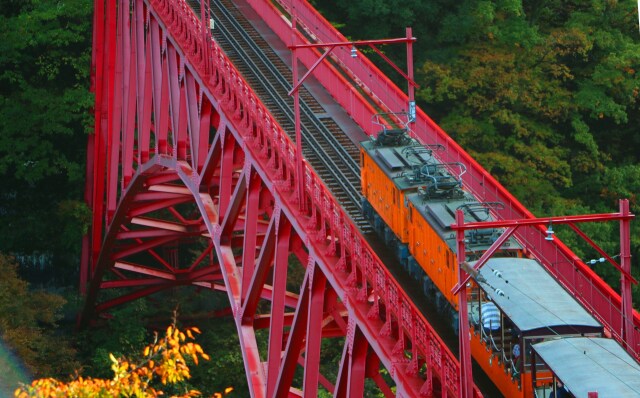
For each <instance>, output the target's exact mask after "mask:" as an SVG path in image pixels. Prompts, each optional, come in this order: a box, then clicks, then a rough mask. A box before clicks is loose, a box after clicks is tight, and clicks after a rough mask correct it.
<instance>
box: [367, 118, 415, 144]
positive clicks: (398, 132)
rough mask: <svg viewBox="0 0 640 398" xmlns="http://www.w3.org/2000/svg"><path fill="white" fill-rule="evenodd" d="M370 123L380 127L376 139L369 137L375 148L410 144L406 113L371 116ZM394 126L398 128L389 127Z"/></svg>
mask: <svg viewBox="0 0 640 398" xmlns="http://www.w3.org/2000/svg"><path fill="white" fill-rule="evenodd" d="M372 123H373V124H377V125H379V126H381V127H382V130H381V131H380V132H379V133H378V137H371V139H372V140H373V141H374V142H375V144H376V145H377V146H405V145H409V144H411V141H412V140H411V137H409V134H408V133H409V116H408V114H407V113H406V112H399V113H393V112H387V113H377V114H375V115H373V118H372ZM391 125H396V126H398V125H399V126H400V127H391Z"/></svg>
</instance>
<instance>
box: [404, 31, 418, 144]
mask: <svg viewBox="0 0 640 398" xmlns="http://www.w3.org/2000/svg"><path fill="white" fill-rule="evenodd" d="M406 32H407V76H408V77H409V79H407V86H408V87H407V92H408V93H409V109H408V110H407V113H408V115H409V126H410V128H411V130H412V131H413V128H414V127H415V124H416V99H415V87H414V85H413V41H412V40H411V38H412V37H413V32H412V31H411V28H410V27H407V28H406Z"/></svg>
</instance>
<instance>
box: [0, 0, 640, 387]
mask: <svg viewBox="0 0 640 398" xmlns="http://www.w3.org/2000/svg"><path fill="white" fill-rule="evenodd" d="M312 3H314V4H315V6H316V7H318V8H319V10H320V11H321V12H322V13H323V14H324V15H325V16H326V17H327V19H329V20H330V21H332V22H334V24H335V25H336V26H337V27H338V28H339V29H340V30H341V31H342V32H343V33H344V34H345V35H346V36H347V37H349V38H350V39H353V40H357V39H376V38H390V37H400V36H403V34H404V27H405V26H412V27H413V33H414V36H415V37H417V39H418V40H417V42H416V43H415V47H414V48H415V63H414V67H415V69H416V75H417V76H416V80H417V82H418V84H419V85H420V89H419V90H418V91H417V99H418V105H419V106H420V107H421V108H422V109H423V110H424V111H425V112H426V113H427V114H429V115H430V116H431V117H432V118H433V119H434V120H435V121H436V122H437V123H438V124H440V126H441V127H442V128H443V129H444V130H445V131H447V132H448V133H449V134H450V135H451V136H452V137H453V138H454V139H455V140H456V141H457V142H458V143H460V144H461V145H462V147H463V148H465V149H466V150H467V151H468V152H470V153H471V154H472V155H473V156H474V157H475V158H476V159H477V160H478V161H479V162H480V163H481V164H482V165H483V166H484V167H485V168H486V169H487V170H488V171H489V172H491V173H492V174H493V175H494V176H495V177H496V178H497V179H498V180H499V181H500V182H501V183H502V184H503V185H505V186H506V187H507V188H508V189H509V190H510V191H511V192H512V193H513V194H514V195H515V196H516V197H517V198H518V199H519V200H520V201H522V202H523V203H524V204H525V205H526V206H527V207H528V208H529V209H530V210H531V211H532V212H533V213H534V214H536V215H538V216H548V215H565V214H584V213H609V212H616V211H617V210H618V208H617V200H618V199H619V198H628V199H629V200H630V202H631V211H632V212H633V213H635V214H638V213H640V211H639V210H640V204H639V203H638V194H639V193H640V161H639V160H640V133H639V132H638V126H640V105H639V102H638V96H639V94H640V79H639V73H640V44H639V43H640V34H639V31H638V14H637V10H638V9H637V3H636V2H635V1H634V0H618V1H617V0H588V1H587V0H575V1H571V0H535V1H534V0H528V1H527V0H462V1H451V0H430V1H423V0H402V1H400V0H353V1H336V0H322V1H320V0H317V1H315V2H312ZM92 7H93V4H92V2H91V1H90V0H66V1H56V0H0V181H1V183H0V253H2V255H0V272H2V275H3V276H2V279H1V280H0V333H1V336H2V341H0V343H1V342H4V344H5V345H6V347H5V348H6V349H7V350H8V351H9V352H12V353H14V354H15V355H17V356H19V357H20V358H21V360H22V361H23V362H24V364H25V365H24V367H23V368H22V370H23V371H25V372H24V374H22V375H19V374H18V373H20V371H19V370H15V364H13V365H12V364H11V363H7V360H6V358H8V357H6V356H5V357H6V358H5V360H4V362H3V361H2V360H0V370H2V372H0V385H2V382H3V379H2V377H9V376H7V374H8V373H7V372H5V370H7V369H12V370H11V372H13V373H12V374H14V373H15V375H16V377H23V378H24V377H42V376H57V377H65V376H67V375H69V374H72V373H73V372H74V371H75V370H80V371H81V372H82V373H83V374H91V375H95V376H105V372H106V373H108V363H109V359H108V353H109V352H113V353H115V354H124V353H127V352H133V351H135V350H137V349H139V348H140V347H143V346H144V345H145V344H146V342H147V340H148V337H149V334H150V331H151V330H152V329H153V328H163V327H165V326H166V325H167V324H168V323H169V322H170V319H171V314H172V310H173V309H174V308H175V306H177V305H180V308H181V311H182V312H183V313H184V314H185V315H190V316H192V318H193V319H196V320H197V322H201V323H206V322H207V321H206V318H207V317H206V316H205V315H206V314H208V313H210V311H215V309H216V308H217V307H218V306H220V305H222V304H223V303H220V302H216V300H211V299H210V298H209V296H207V300H203V298H202V297H200V296H199V295H198V294H194V293H193V292H192V291H184V290H179V291H174V292H172V293H171V294H170V297H164V298H163V299H162V300H157V301H155V302H151V303H150V302H148V301H139V302H136V303H134V304H131V305H129V306H128V307H125V308H123V309H121V310H119V311H117V312H115V313H114V314H113V315H114V316H113V318H112V320H111V321H110V322H108V323H107V324H105V325H104V326H102V327H101V328H99V329H95V330H92V331H90V332H84V333H80V334H78V333H72V332H71V330H72V328H73V323H74V317H75V313H76V312H77V310H78V309H79V308H80V306H81V304H82V303H81V298H79V297H78V296H77V291H78V289H77V286H76V285H77V281H78V270H79V258H80V242H81V236H82V235H83V234H84V232H85V231H86V230H87V228H88V227H89V223H90V211H89V209H88V208H87V207H86V205H85V204H84V202H83V200H82V197H83V190H84V168H85V160H86V153H85V151H86V140H87V135H88V134H89V133H90V132H91V131H92V119H91V115H90V112H89V109H90V107H91V105H92V103H93V98H92V95H91V94H90V93H89V90H88V87H89V80H90V79H89V66H90V57H91V23H92V11H93V10H92ZM347 21H348V22H347ZM392 47H393V46H390V47H389V48H385V52H386V53H387V54H388V55H389V56H391V57H392V58H393V59H394V60H395V61H396V62H397V63H398V64H399V65H402V66H404V65H403V63H404V62H405V53H404V49H402V48H392ZM398 47H401V46H398ZM370 58H371V59H372V60H374V61H377V60H378V59H379V58H377V57H376V56H375V55H372V56H371V57H370ZM379 66H380V68H381V69H383V70H385V71H386V72H388V75H389V76H391V77H393V76H395V72H393V71H391V70H387V69H388V67H387V66H386V64H385V63H383V62H382V63H380V64H379ZM397 83H398V85H399V86H400V87H404V86H405V84H406V83H404V81H403V80H402V78H400V77H398V80H397ZM584 230H585V232H587V233H588V234H589V235H590V236H592V237H596V241H597V242H598V243H599V244H600V245H601V246H602V247H603V248H605V250H606V251H607V252H608V253H610V254H616V253H618V252H619V248H618V241H619V235H618V234H619V230H618V225H617V224H616V223H598V224H589V225H584ZM559 234H560V237H561V238H562V239H563V241H565V242H566V243H568V244H569V246H570V247H572V248H573V249H574V251H576V253H577V254H578V255H579V256H581V257H582V258H583V259H585V260H588V259H592V258H597V257H600V256H599V255H598V254H597V253H595V252H593V250H590V249H588V248H586V247H584V246H581V245H579V244H578V239H577V238H575V236H574V235H573V234H570V233H568V232H567V231H563V230H560V231H559ZM631 246H632V256H633V257H632V259H633V260H632V261H633V263H634V275H635V276H636V277H638V276H639V275H640V272H638V269H639V268H638V265H637V260H636V259H638V258H640V222H638V221H634V222H632V245H631ZM9 256H11V257H9ZM595 270H596V272H598V273H599V274H600V275H601V276H602V277H603V278H604V279H605V280H606V281H607V282H608V283H609V284H610V285H611V286H613V287H614V289H616V290H617V289H618V287H619V274H618V272H617V271H615V269H614V268H613V267H611V266H606V265H605V264H597V265H596V266H595ZM27 282H28V283H27ZM633 294H634V303H636V307H637V306H638V303H640V288H639V287H638V286H634V290H633ZM205 301H206V304H205V303H204V302H205ZM158 303H162V304H163V305H158ZM198 314H201V315H202V314H204V315H203V316H201V317H200V318H198ZM194 322H196V321H194ZM202 329H203V330H204V331H205V333H204V335H203V336H202V337H201V338H200V339H199V340H200V342H201V343H202V345H203V347H205V350H206V348H207V346H209V347H216V349H215V351H216V354H215V355H213V356H212V361H211V363H209V364H207V365H204V366H203V365H201V368H202V369H200V370H199V372H200V373H197V372H198V371H196V374H195V375H194V379H193V381H192V383H193V385H195V386H197V387H198V388H200V389H202V390H203V391H205V392H206V391H220V390H221V389H224V388H225V387H226V386H229V385H234V386H239V388H238V389H237V390H236V391H238V394H241V392H242V387H241V386H242V385H243V384H245V381H244V374H243V373H242V372H241V371H240V372H238V371H233V370H232V369H233V366H231V365H233V364H235V365H236V368H235V369H236V370H237V369H242V366H241V362H242V360H241V356H240V353H239V351H237V350H236V351H234V350H230V351H229V352H226V351H222V350H220V347H227V346H235V345H236V343H235V341H234V340H236V338H235V332H234V330H233V327H232V325H230V323H229V325H225V324H222V323H220V322H217V323H215V322H210V323H209V324H207V325H204V326H203V327H202ZM1 352H2V346H0V353H1ZM1 357H2V355H0V358H1ZM53 358H55V362H56V366H51V363H53V360H52V359H53ZM11 372H10V373H11ZM16 372H17V373H16ZM107 376H108V375H107ZM0 392H1V391H0ZM238 396H241V395H238Z"/></svg>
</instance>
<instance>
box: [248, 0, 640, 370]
mask: <svg viewBox="0 0 640 398" xmlns="http://www.w3.org/2000/svg"><path fill="white" fill-rule="evenodd" d="M247 2H248V3H249V4H250V5H251V6H252V7H253V9H254V10H255V11H256V12H257V13H258V14H259V15H260V16H261V18H262V20H263V21H264V22H265V23H266V24H267V25H268V26H269V27H270V28H271V29H272V30H273V31H274V32H275V34H276V35H277V36H279V37H280V39H281V40H282V41H284V42H286V43H290V42H294V43H308V42H309V40H311V39H312V40H315V41H313V43H336V42H345V41H347V39H346V38H345V37H344V36H343V35H342V34H341V33H340V32H339V31H337V30H336V29H335V27H334V26H333V25H332V24H331V23H330V22H329V21H327V20H326V19H325V18H324V17H323V16H322V15H321V14H320V13H319V12H318V11H317V10H316V9H315V8H313V6H312V5H311V4H310V2H308V1H306V0H274V1H266V0H247ZM290 15H295V16H296V26H297V29H298V30H299V31H301V32H292V29H291V21H290ZM310 38H311V39H310ZM320 55H321V54H319V53H317V52H315V53H314V52H313V51H311V50H308V51H299V54H298V60H299V61H300V62H301V63H303V64H304V65H305V66H306V67H307V68H310V67H311V66H312V65H313V64H314V62H316V60H317V59H318V57H319V56H320ZM330 56H331V58H332V59H333V61H334V63H335V64H338V65H343V66H344V67H345V68H344V69H342V70H337V69H336V68H334V67H333V66H332V64H330V63H328V62H325V63H323V64H322V65H319V66H318V68H317V70H316V71H315V72H314V77H315V78H316V79H317V80H318V81H320V82H321V83H322V85H323V86H324V87H325V88H326V89H327V90H328V91H329V92H330V93H331V94H332V96H333V97H334V98H335V99H336V100H337V101H338V102H339V103H340V104H341V105H342V106H343V107H344V108H345V109H346V110H347V112H348V113H349V115H350V116H351V117H352V118H353V119H354V120H355V121H356V122H357V123H358V124H359V125H360V126H361V127H362V128H363V129H364V131H365V132H366V133H367V135H374V136H375V135H377V134H378V132H379V130H380V126H378V125H375V124H373V123H372V122H371V120H372V116H373V115H374V114H375V113H377V112H378V111H377V110H376V109H375V108H374V107H372V106H371V100H373V101H374V102H375V103H376V104H378V105H379V106H380V107H382V108H383V109H391V110H396V111H398V110H401V109H407V106H408V103H407V102H408V100H409V98H408V97H407V95H406V94H405V93H403V92H402V90H400V89H399V88H398V87H397V86H396V85H395V84H394V83H393V82H392V81H391V80H390V79H389V77H387V76H386V75H385V74H384V73H382V72H381V71H380V70H379V69H378V68H377V67H376V66H375V65H374V64H373V63H372V62H371V61H370V60H368V59H367V57H366V56H363V55H359V56H358V57H357V59H354V58H353V57H351V54H350V48H349V47H348V46H344V47H340V48H336V49H335V50H334V51H332V53H331V55H330ZM343 73H347V74H348V75H350V77H351V78H352V79H350V80H349V81H357V82H359V84H360V87H358V89H356V88H354V87H352V86H351V85H350V83H348V82H347V81H346V80H345V79H344V76H343ZM360 92H365V93H367V94H368V96H367V98H364V97H363V96H362V95H361V94H360ZM416 111H417V113H416V120H415V122H414V123H412V132H413V133H414V134H415V136H416V137H417V138H418V139H420V140H421V141H422V142H423V143H426V144H440V145H442V146H443V147H444V148H445V149H446V150H444V151H438V152H437V153H434V156H436V157H438V158H439V159H440V161H442V162H443V163H449V162H461V163H463V164H464V165H465V166H466V170H467V172H466V173H465V174H464V175H463V176H462V179H463V182H464V186H465V188H466V189H468V190H470V191H471V192H473V194H474V195H475V197H476V198H477V200H478V201H481V202H501V203H503V204H504V209H501V210H500V209H497V210H495V213H496V216H497V217H498V218H499V219H504V220H513V219H527V218H529V219H531V218H534V215H533V214H532V213H531V212H530V211H529V210H528V209H527V208H525V207H524V206H523V205H522V204H521V203H520V202H519V201H518V200H517V199H516V198H515V197H514V196H513V195H511V193H509V192H508V191H507V190H506V189H505V188H504V187H503V186H502V185H500V183H499V182H498V181H496V179H495V178H493V176H491V174H489V172H487V171H486V170H485V169H484V168H483V167H482V166H481V165H480V164H478V162H477V161H476V160H475V159H473V158H472V157H471V156H470V155H469V154H468V153H467V152H466V151H465V150H464V149H462V148H461V147H460V146H459V145H458V144H457V143H456V142H455V141H453V139H451V137H450V136H449V135H448V134H447V133H446V132H444V131H443V130H442V129H441V128H440V126H438V125H437V124H436V123H435V122H434V121H433V120H431V118H430V117H429V116H428V115H427V114H426V113H424V112H423V111H422V110H421V109H419V108H417V110H416ZM514 235H515V237H516V238H517V239H518V240H519V241H520V242H521V243H522V244H523V245H524V246H525V247H527V249H528V250H529V252H530V254H531V256H533V257H535V258H536V259H538V260H539V261H540V262H541V263H542V264H543V265H544V266H545V267H546V268H547V270H548V271H549V272H550V273H551V274H552V275H553V276H554V277H556V278H557V279H558V280H559V281H560V282H561V283H562V284H563V285H564V286H566V287H567V288H568V289H569V290H570V291H571V292H572V293H573V295H574V297H576V299H577V300H579V301H580V302H581V303H582V305H583V306H584V307H585V308H587V309H588V310H589V311H590V312H591V313H592V314H593V315H594V316H595V317H596V318H598V320H599V321H600V322H602V323H603V324H604V325H605V327H607V329H608V330H609V331H610V332H611V333H612V335H613V336H614V337H615V338H616V339H617V340H618V341H620V342H624V341H625V340H629V339H630V340H631V341H634V342H635V345H634V347H632V350H633V351H635V355H636V358H639V357H640V314H639V313H638V311H635V310H632V309H631V310H629V309H623V308H622V307H623V300H622V298H621V295H620V294H618V293H617V292H616V291H615V290H613V289H612V288H611V287H610V286H609V285H608V284H607V283H606V282H604V281H603V280H602V279H601V278H600V277H599V276H598V275H597V274H596V273H595V271H594V270H592V269H591V268H590V267H589V266H588V265H586V264H585V263H584V262H583V261H582V259H580V258H579V257H578V256H577V255H576V254H575V253H573V252H572V251H571V250H570V249H569V248H568V247H567V246H566V245H565V244H564V243H562V242H561V241H560V240H559V239H555V240H554V241H553V242H550V241H547V240H545V239H544V238H545V236H546V233H545V227H544V226H529V227H526V228H518V230H517V231H516V233H515V234H514ZM623 284H626V282H623ZM622 294H623V295H625V296H628V289H627V288H626V287H625V288H624V289H623V293H622ZM627 313H630V314H631V315H630V316H627ZM628 317H632V318H633V325H634V327H633V330H631V331H630V332H629V333H632V334H633V337H630V336H625V333H627V332H625V330H626V329H628V328H625V327H624V324H625V320H626V319H627V318H628ZM627 334H628V333H627Z"/></svg>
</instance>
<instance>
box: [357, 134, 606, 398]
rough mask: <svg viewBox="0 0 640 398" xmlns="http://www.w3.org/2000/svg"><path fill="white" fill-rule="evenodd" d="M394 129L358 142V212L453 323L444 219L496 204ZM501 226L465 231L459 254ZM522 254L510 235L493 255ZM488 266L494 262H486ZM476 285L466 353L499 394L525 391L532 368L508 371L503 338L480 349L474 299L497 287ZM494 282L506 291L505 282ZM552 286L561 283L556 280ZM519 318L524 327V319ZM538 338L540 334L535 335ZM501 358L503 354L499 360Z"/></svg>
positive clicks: (451, 252)
mask: <svg viewBox="0 0 640 398" xmlns="http://www.w3.org/2000/svg"><path fill="white" fill-rule="evenodd" d="M396 133H397V130H396V131H394V135H391V134H386V132H381V133H380V134H379V135H378V138H376V139H371V140H370V141H365V142H362V143H361V147H360V160H361V166H362V167H361V182H362V191H363V195H364V199H365V200H364V201H363V213H364V214H365V215H366V216H367V217H368V218H369V219H370V220H371V221H372V223H373V225H374V229H375V230H376V232H377V233H378V234H379V235H381V237H382V238H383V239H384V241H385V244H386V245H387V247H389V248H390V249H391V250H394V251H396V256H397V257H398V258H399V259H400V263H401V265H402V266H403V267H404V268H405V269H406V270H407V272H409V274H410V275H412V276H413V277H414V279H416V280H417V281H418V282H419V283H421V284H422V286H423V290H424V292H425V294H427V295H428V296H432V298H433V299H434V304H435V306H436V308H437V310H438V311H439V312H440V313H441V314H443V315H445V316H448V317H449V319H451V320H454V325H456V326H457V323H455V322H456V321H455V319H456V318H457V315H456V312H457V311H458V299H457V296H454V295H453V293H452V289H453V288H454V286H455V285H456V284H457V283H458V272H457V263H458V259H457V255H456V250H457V247H456V234H455V232H454V231H453V230H452V229H451V225H452V224H454V223H455V216H456V213H457V211H459V210H462V212H463V214H464V218H465V222H482V221H493V220H494V217H493V214H494V213H493V210H495V209H498V208H499V207H500V206H503V205H502V204H501V203H479V202H478V201H477V199H476V198H475V197H474V196H473V195H471V194H470V193H469V192H467V191H465V190H464V189H463V187H462V178H461V176H462V174H464V172H465V171H466V170H465V169H464V166H463V165H461V164H459V163H447V164H443V163H441V162H439V161H438V160H437V159H436V158H435V157H434V156H433V155H434V154H433V152H434V151H435V150H437V149H436V147H437V146H424V145H422V144H421V143H419V142H417V141H416V140H414V139H411V138H409V137H408V136H405V137H402V136H400V135H399V134H396ZM380 137H383V140H384V139H387V138H389V137H390V138H389V139H388V140H387V141H383V140H381V139H380ZM385 137H386V138H385ZM502 233H503V230H502V229H484V230H483V229H478V230H472V231H467V232H466V233H465V249H466V252H465V254H466V256H465V260H466V261H468V262H473V261H474V260H476V259H478V258H479V257H480V256H481V255H482V253H484V252H485V251H486V250H487V249H488V248H489V247H490V246H491V245H492V244H493V242H495V241H496V239H497V238H498V237H499V236H500V235H501V234H502ZM525 253H526V250H525V249H524V248H523V247H522V246H520V244H519V243H518V242H517V241H515V240H514V239H513V238H511V239H509V240H507V241H506V242H505V243H503V246H502V247H501V248H500V249H499V250H498V251H497V252H496V254H495V255H494V257H502V260H505V261H503V262H506V263H509V264H511V263H513V264H514V266H515V264H516V263H518V264H521V263H523V262H524V263H526V262H527V261H529V262H532V261H533V260H528V259H525V258H523V257H525ZM505 257H506V258H505ZM490 261H493V260H490ZM527 265H531V264H528V263H527ZM492 267H496V265H492V266H490V267H488V268H492ZM485 268H486V267H485ZM511 269H515V268H511ZM527 269H529V268H527ZM481 272H482V271H481ZM486 272H491V271H489V270H486ZM505 272H507V271H505ZM485 277H486V278H489V275H486V274H485V275H484V276H483V278H485ZM506 283H508V281H507V282H506ZM479 287H480V286H478V284H476V283H472V284H471V287H469V288H468V294H474V293H475V297H476V299H477V300H479V301H478V303H477V304H473V305H472V304H469V305H470V306H476V311H477V315H476V319H475V320H474V321H473V326H474V328H475V331H472V336H471V354H472V356H473V357H474V358H475V360H476V361H477V362H478V363H479V364H480V366H481V368H482V369H483V371H484V372H485V373H486V374H487V376H488V377H489V378H490V379H491V380H492V381H493V383H494V384H495V386H496V387H497V388H498V389H499V390H500V391H501V393H502V394H504V396H506V397H526V398H529V397H533V396H534V392H533V380H532V377H533V376H532V373H531V372H530V371H525V372H522V373H521V374H520V375H518V377H513V375H512V374H513V372H514V370H513V369H516V368H514V366H515V365H514V363H513V362H512V360H511V359H510V356H509V357H502V356H501V355H504V354H503V353H504V352H506V351H508V349H507V347H505V345H504V344H506V343H504V342H503V343H501V344H503V345H502V347H499V348H498V351H497V352H499V354H495V353H494V349H489V348H488V346H487V344H488V342H487V340H486V339H485V340H483V339H482V338H481V333H480V331H479V329H478V328H480V329H481V325H482V319H481V317H480V318H478V316H480V314H479V310H478V308H480V307H479V305H480V302H486V301H489V300H494V299H495V298H491V297H489V296H491V295H493V294H496V293H497V292H492V291H488V290H486V289H487V288H489V290H491V286H483V287H482V291H480V289H479ZM516 287H517V286H516ZM502 288H503V289H507V290H508V288H507V287H505V286H502ZM553 288H554V289H560V290H563V289H562V287H560V285H557V287H556V286H554V287H553ZM493 290H496V289H493ZM498 290H500V289H498ZM512 293H513V292H512ZM501 294H502V295H504V293H501ZM512 297H514V296H512ZM443 299H444V300H443ZM583 311H584V310H583ZM502 316H504V315H503V314H502V312H501V317H502ZM501 319H503V320H502V322H501V323H502V326H503V327H506V326H507V325H513V326H509V328H511V329H510V330H513V331H515V333H517V339H519V340H518V341H519V342H520V344H521V345H522V344H523V342H524V341H525V333H522V334H521V333H520V330H519V327H520V325H521V324H518V323H517V322H515V321H513V322H512V320H511V319H509V318H507V317H506V316H504V318H501ZM522 325H525V326H526V322H525V323H523V324H522ZM588 326H589V327H588V328H586V329H585V330H588V331H590V332H597V330H598V325H596V324H589V325H588ZM472 330H473V329H472ZM523 332H526V339H527V340H526V341H529V342H530V341H534V340H531V339H532V338H534V337H535V336H536V335H537V333H541V332H543V330H542V329H537V330H528V329H524V330H523ZM545 338H548V336H546V337H544V336H543V337H542V338H540V339H535V341H538V340H540V341H542V340H544V339H545ZM509 347H510V346H509ZM501 358H504V359H502V360H500V359H501ZM505 361H506V362H505ZM538 377H539V379H537V381H536V384H537V385H539V384H540V383H545V384H544V385H545V386H547V385H548V384H549V383H550V380H551V372H550V371H549V370H548V369H546V368H541V369H540V372H539V374H538ZM543 380H544V381H543Z"/></svg>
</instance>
